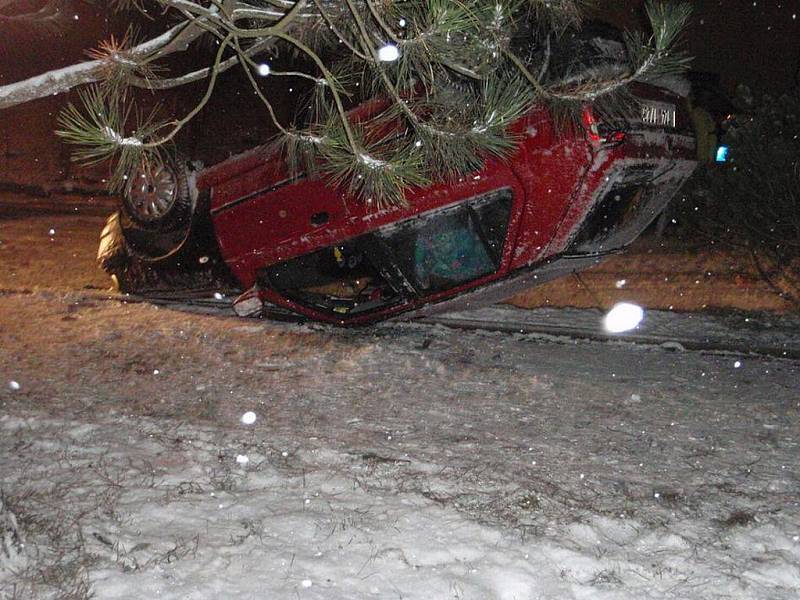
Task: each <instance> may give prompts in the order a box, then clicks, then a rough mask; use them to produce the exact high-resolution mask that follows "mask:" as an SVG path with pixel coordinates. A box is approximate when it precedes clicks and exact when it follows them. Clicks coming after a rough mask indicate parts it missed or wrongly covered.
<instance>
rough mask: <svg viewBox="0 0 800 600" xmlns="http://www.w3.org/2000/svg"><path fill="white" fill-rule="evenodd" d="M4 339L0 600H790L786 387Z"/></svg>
mask: <svg viewBox="0 0 800 600" xmlns="http://www.w3.org/2000/svg"><path fill="white" fill-rule="evenodd" d="M70 307H74V308H72V309H71V308H70ZM0 314H5V315H15V317H14V319H15V320H14V322H13V323H12V322H11V321H10V319H9V318H6V319H5V320H4V321H3V322H2V329H0V333H1V334H2V336H3V340H2V341H3V345H2V348H3V350H2V351H0V385H1V386H2V387H1V389H2V391H0V408H2V413H0V414H2V417H0V456H2V462H0V488H2V503H3V504H2V507H1V508H0V540H3V543H2V544H0V565H2V566H1V567H0V597H2V595H3V594H5V596H7V597H14V598H49V597H70V598H88V597H89V594H90V593H94V597H95V598H97V599H112V598H170V599H171V598H174V599H197V600H206V599H212V598H237V599H238V598H270V599H271V598H279V599H280V598H302V599H305V598H309V599H311V598H319V599H323V598H324V599H326V600H328V599H332V600H338V599H350V598H370V597H375V598H404V599H440V598H460V599H495V598H496V599H509V600H510V599H517V600H529V599H538V598H541V599H565V598H566V599H569V598H575V599H587V598H588V599H615V600H628V599H641V598H664V599H670V600H672V599H675V600H677V599H679V598H680V599H685V598H737V599H738V598H753V599H764V598H769V599H774V600H778V599H790V598H791V599H794V598H797V597H798V595H800V495H799V494H798V492H800V481H799V478H800V466H798V461H797V457H798V439H799V438H800V436H799V435H798V434H800V425H798V418H797V417H798V409H800V393H799V392H800V385H799V384H798V373H797V371H798V362H797V361H792V360H785V359H772V358H762V357H755V356H733V355H725V354H722V355H716V354H704V353H699V352H688V351H674V350H668V349H664V348H658V347H642V346H635V345H632V344H627V343H613V344H610V343H596V342H573V341H565V340H561V341H552V342H551V341H547V340H542V339H540V338H534V337H531V336H527V335H519V334H518V335H509V334H489V333H482V332H464V331H456V330H451V329H446V328H443V327H433V326H429V325H420V324H386V325H382V326H379V327H375V328H370V329H364V330H360V331H336V330H331V329H329V328H327V327H308V326H305V327H301V326H297V325H287V324H276V323H269V322H259V321H249V322H241V321H236V320H232V319H226V318H221V317H218V316H208V315H197V314H187V313H181V312H178V311H173V310H165V309H156V308H155V307H152V306H147V305H138V306H120V305H116V304H114V303H95V302H88V303H87V302H86V301H76V300H75V297H73V296H70V295H69V294H66V295H61V296H59V295H53V294H38V295H37V294H34V295H30V296H25V297H22V296H4V297H0ZM30 315H40V317H39V319H38V321H36V320H34V319H32V318H30ZM698 319H699V318H698ZM695 323H696V326H697V327H701V328H702V326H703V325H702V321H701V320H698V321H695ZM12 380H13V381H15V382H17V386H16V387H14V386H11V385H10V382H11V381H12ZM248 411H252V412H253V413H255V416H256V419H255V422H254V423H252V424H245V423H243V422H242V420H241V417H242V416H243V415H244V414H245V413H246V412H248ZM59 593H61V594H62V595H61V596H59V595H58V594H59ZM67 593H70V594H72V595H70V596H67Z"/></svg>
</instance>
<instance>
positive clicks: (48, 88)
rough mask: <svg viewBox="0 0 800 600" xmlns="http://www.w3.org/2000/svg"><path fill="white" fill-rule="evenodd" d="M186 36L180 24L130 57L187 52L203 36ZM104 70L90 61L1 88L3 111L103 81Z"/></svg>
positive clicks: (140, 46)
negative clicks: (193, 42) (192, 43)
mask: <svg viewBox="0 0 800 600" xmlns="http://www.w3.org/2000/svg"><path fill="white" fill-rule="evenodd" d="M186 32H187V27H186V23H180V24H178V25H176V26H174V27H172V28H171V29H169V30H168V31H166V32H164V33H162V34H161V35H159V36H157V37H154V38H153V39H151V40H148V41H146V42H143V43H141V44H138V45H137V46H134V47H133V48H131V49H130V53H131V54H132V55H134V56H148V55H151V54H153V53H158V55H159V56H167V55H168V54H172V53H174V52H181V51H184V50H186V49H187V48H188V46H189V44H190V43H191V42H192V41H194V40H195V39H197V38H198V37H199V36H200V35H202V33H203V32H202V30H200V29H198V30H194V31H192V32H190V33H188V34H186ZM102 67H103V61H102V60H91V61H87V62H83V63H78V64H75V65H70V66H68V67H64V68H63V69H55V70H53V71H48V72H46V73H42V74H41V75H36V76H34V77H30V78H28V79H24V80H22V81H17V82H15V83H9V84H7V85H3V86H0V110H2V109H4V108H9V107H11V106H16V105H18V104H23V103H25V102H30V101H31V100H36V99H38V98H45V97H48V96H57V95H58V94H63V93H65V92H68V91H70V90H71V89H72V88H74V87H77V86H79V85H85V84H89V83H96V82H98V81H100V80H101V79H102V76H103V75H102V72H103V69H102Z"/></svg>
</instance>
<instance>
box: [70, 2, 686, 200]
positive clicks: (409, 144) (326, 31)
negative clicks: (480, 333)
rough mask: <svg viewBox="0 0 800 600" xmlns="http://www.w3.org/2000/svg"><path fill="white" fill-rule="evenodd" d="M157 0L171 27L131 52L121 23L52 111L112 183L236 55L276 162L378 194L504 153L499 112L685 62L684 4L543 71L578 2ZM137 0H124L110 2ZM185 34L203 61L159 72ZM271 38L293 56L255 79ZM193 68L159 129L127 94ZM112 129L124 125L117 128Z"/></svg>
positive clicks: (173, 81) (556, 104)
mask: <svg viewBox="0 0 800 600" xmlns="http://www.w3.org/2000/svg"><path fill="white" fill-rule="evenodd" d="M157 1H158V3H159V4H160V5H161V6H162V8H163V9H164V10H165V11H167V12H170V13H173V14H175V15H177V16H179V17H180V18H182V19H184V23H185V28H184V30H183V32H182V33H180V34H178V36H177V37H176V39H175V40H171V41H168V42H167V43H165V44H164V45H163V46H160V47H156V48H155V50H154V51H153V52H152V53H149V54H146V55H138V54H135V53H133V52H131V50H130V43H129V39H130V36H131V34H129V35H126V36H125V37H124V38H123V39H122V40H119V41H117V40H114V39H113V38H112V39H110V40H109V41H107V42H105V43H103V44H101V45H100V46H99V47H98V48H97V49H96V50H94V51H93V53H92V57H93V58H95V59H97V60H100V61H101V63H102V71H103V73H102V78H103V80H104V83H103V84H102V85H101V86H99V87H96V88H90V89H89V90H87V91H84V92H83V93H82V94H81V97H80V99H81V103H82V105H83V106H82V108H77V107H75V106H73V105H70V106H69V107H68V108H67V110H66V111H65V112H64V114H63V115H62V117H61V120H60V127H61V129H60V131H59V135H61V136H62V137H63V138H64V139H66V140H67V141H69V142H72V143H74V144H76V145H78V146H79V148H80V149H79V150H78V151H76V153H75V158H76V159H77V160H79V161H81V162H87V163H92V162H97V161H101V160H107V159H112V160H114V161H116V168H115V176H114V179H113V185H114V186H115V187H119V184H120V182H122V181H123V180H124V177H125V174H126V172H127V171H128V170H129V169H131V168H132V167H134V166H137V165H140V164H141V162H142V161H147V160H160V150H159V149H160V148H162V147H163V145H164V144H166V143H168V142H169V141H170V140H171V139H172V138H173V136H174V134H175V133H176V132H177V131H178V130H179V129H180V128H181V127H183V125H185V124H186V123H188V122H189V121H190V120H191V119H192V118H193V116H194V115H195V114H197V112H198V111H199V109H200V108H201V107H202V106H203V105H204V104H205V103H206V102H207V100H208V98H209V96H210V94H211V93H212V92H213V90H214V87H215V85H216V78H217V75H218V74H219V73H220V72H222V71H223V70H226V69H228V68H230V67H232V66H235V65H236V64H238V65H240V66H241V67H242V68H243V69H245V71H246V73H247V78H248V81H249V82H250V84H251V86H252V87H253V91H254V92H255V93H256V94H257V95H258V96H259V98H260V99H261V100H262V102H263V104H264V107H265V109H266V111H267V114H268V116H269V118H270V119H272V121H273V122H274V124H275V127H276V129H277V130H278V131H280V132H281V137H282V138H283V141H282V143H281V146H282V148H283V149H284V152H285V155H286V158H287V162H288V163H289V165H290V167H291V168H292V169H294V170H299V169H302V170H305V171H307V172H309V173H321V174H322V175H324V176H325V177H327V178H329V180H330V181H331V182H332V183H333V184H335V185H339V186H342V187H343V188H344V189H345V190H346V191H347V192H348V193H350V194H352V195H354V196H357V197H358V198H360V199H361V200H363V201H365V202H368V203H369V204H371V205H374V206H376V207H378V208H385V207H389V206H394V205H400V204H403V203H404V202H405V191H406V190H407V189H408V188H409V187H413V186H420V185H426V184H428V183H431V182H433V181H438V180H442V179H448V178H455V177H460V176H463V175H465V174H466V173H469V172H470V171H474V170H476V169H480V168H481V167H482V165H483V163H484V161H485V160H487V159H489V158H492V159H501V160H502V159H505V158H507V157H508V156H509V155H510V153H512V152H513V151H514V148H515V144H516V140H514V139H513V137H512V136H510V135H509V133H508V131H509V127H510V125H511V124H512V123H513V122H514V121H516V120H517V119H518V118H519V117H521V116H522V115H523V114H524V113H525V112H526V111H528V110H530V109H531V108H532V107H533V106H534V105H535V104H545V105H548V106H550V107H553V108H554V109H555V110H558V111H560V112H570V111H573V112H575V111H578V110H579V109H580V107H581V106H582V105H583V104H585V103H587V102H595V103H597V102H600V103H601V104H602V105H603V106H605V107H608V108H607V110H609V111H612V110H613V107H619V106H627V104H629V103H630V102H628V100H629V97H627V96H626V95H625V86H626V85H627V84H629V83H631V82H633V81H643V80H645V81H646V80H653V79H654V78H657V77H661V76H664V75H666V74H673V73H677V72H680V71H681V70H683V69H685V68H686V66H687V64H688V59H687V58H686V57H685V55H683V54H681V53H680V52H677V51H676V50H675V48H676V45H677V43H678V41H679V35H680V32H681V30H682V29H683V27H684V26H685V24H686V22H687V20H688V18H689V14H690V9H689V7H688V5H687V4H668V3H661V2H655V1H653V0H651V1H649V2H648V4H647V13H648V16H649V17H650V20H651V23H652V33H651V34H650V35H649V36H646V35H644V34H641V33H629V34H626V36H625V38H624V46H625V54H626V57H625V59H624V61H622V62H620V63H616V64H615V65H606V66H603V67H602V68H588V67H587V66H586V65H584V64H581V63H580V62H579V61H577V62H576V63H575V64H574V65H573V68H571V69H569V70H568V71H567V72H565V73H561V74H558V73H555V71H554V70H553V68H552V63H551V58H552V57H551V42H553V40H557V39H559V38H560V37H561V36H565V35H567V34H568V32H570V31H573V32H574V31H575V28H576V27H578V26H579V25H580V23H581V17H582V14H583V12H584V10H585V8H586V6H587V4H588V2H587V1H586V0H491V1H488V0H459V1H458V2H453V1H451V0H302V1H291V0H287V1H285V2H284V1H281V2H272V1H264V0H249V1H239V2H235V3H229V2H217V1H216V0H214V1H213V2H212V3H210V4H209V3H207V2H199V1H191V0H181V2H175V1H174V0H157ZM137 6H138V7H139V8H141V6H140V5H139V3H138V1H136V0H134V1H126V2H122V1H120V0H118V1H117V2H116V4H115V7H116V8H119V9H126V10H129V9H135V8H137ZM520 31H526V32H529V33H528V34H526V35H528V38H527V40H526V42H525V43H526V44H527V46H528V47H527V48H526V49H525V53H524V56H523V55H518V54H517V48H516V47H515V45H514V40H515V36H517V37H519V36H518V33H519V32H520ZM187 32H188V33H187ZM197 32H203V34H204V35H205V36H206V37H207V38H208V39H212V40H215V42H216V44H217V53H216V55H215V59H214V62H213V63H212V64H211V65H209V67H208V68H207V69H206V70H205V71H204V70H200V71H195V72H190V73H183V74H180V73H178V74H175V73H171V74H170V76H169V77H168V78H166V79H161V77H162V76H163V74H164V73H163V71H164V70H163V69H162V68H161V67H159V66H157V64H156V61H157V60H158V58H159V52H160V51H163V49H164V48H168V47H170V48H171V46H170V44H172V45H173V46H174V44H175V43H177V42H178V41H179V40H180V38H181V36H185V37H187V39H189V41H191V40H193V39H197V36H198V33H197ZM189 34H191V35H189ZM159 48H161V50H159ZM281 48H285V49H287V50H290V51H291V52H293V53H294V56H296V57H297V61H296V63H297V65H298V66H297V69H296V70H293V71H289V72H283V73H282V72H278V71H273V70H271V69H263V73H258V74H259V76H258V77H255V76H254V71H258V68H259V65H258V62H257V61H258V58H259V55H260V54H264V53H265V52H267V51H270V52H276V51H279V50H280V49H281ZM274 76H288V77H296V78H299V79H300V80H301V81H300V83H303V82H307V81H308V80H310V81H311V82H312V84H313V93H312V97H311V102H310V104H311V106H312V107H313V109H312V110H311V111H308V112H306V113H305V114H304V115H303V116H302V120H303V121H304V123H305V124H304V125H303V126H302V127H297V126H296V125H294V124H292V123H287V122H279V121H278V119H277V117H276V114H275V112H274V111H273V110H272V106H271V101H270V92H271V86H270V82H271V81H272V77H274ZM203 77H204V78H205V79H206V82H207V89H206V94H205V96H204V97H203V98H202V99H201V100H200V102H199V103H198V106H197V107H196V108H195V109H194V110H193V111H191V112H190V113H188V114H187V115H186V116H184V117H182V118H179V119H176V120H173V121H171V122H170V124H169V127H170V129H168V133H167V134H165V135H162V136H161V137H160V138H159V137H157V133H158V132H159V131H160V130H161V129H162V128H164V127H167V124H165V123H159V122H158V121H157V120H156V119H155V117H154V115H149V116H148V117H147V118H142V117H141V116H140V115H138V114H133V112H132V111H131V110H130V108H129V107H130V105H131V100H130V98H131V96H130V95H129V94H128V92H127V90H128V89H129V87H130V86H140V87H148V85H149V86H150V87H169V86H171V85H180V84H181V83H183V82H184V81H195V80H197V79H198V78H203ZM370 98H377V99H379V100H378V103H377V104H376V106H375V107H373V109H372V110H371V111H367V114H365V113H364V111H362V112H361V113H360V114H359V115H358V116H354V115H350V114H348V113H347V112H346V105H347V104H346V103H350V104H353V103H355V102H357V101H359V100H367V99H370ZM134 104H135V103H134ZM130 121H132V122H133V123H131V122H130ZM126 127H127V128H131V127H132V131H133V132H134V133H133V134H125V133H124V132H125V131H126Z"/></svg>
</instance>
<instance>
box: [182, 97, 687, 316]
mask: <svg viewBox="0 0 800 600" xmlns="http://www.w3.org/2000/svg"><path fill="white" fill-rule="evenodd" d="M634 91H635V93H636V95H637V96H638V97H639V98H640V99H642V100H643V101H644V102H643V105H642V106H643V107H644V108H643V115H645V116H644V117H643V118H642V119H641V120H628V121H627V122H626V124H625V126H624V127H621V128H617V129H616V130H615V131H608V130H607V128H605V129H604V127H603V124H602V123H598V122H596V121H595V120H594V118H593V116H592V111H591V109H590V108H587V110H586V112H585V115H584V117H585V118H584V121H585V123H584V125H585V127H584V128H583V129H581V128H571V129H570V128H568V129H567V130H566V131H559V130H557V128H556V126H555V125H554V123H553V120H552V118H551V116H550V114H549V113H548V112H547V111H545V110H533V111H531V112H530V113H528V114H527V115H526V116H524V117H523V118H521V119H520V120H519V121H518V122H517V123H516V124H515V125H514V126H513V132H514V133H515V134H516V135H518V136H519V138H520V140H521V142H520V144H519V146H518V148H517V150H516V151H515V152H514V154H513V156H512V157H511V158H510V160H508V161H506V162H501V161H498V160H489V161H487V162H486V164H485V166H484V168H483V169H482V170H481V171H479V172H476V173H473V174H471V175H469V176H466V177H463V178H461V179H459V180H458V181H456V182H450V183H441V184H437V185H432V186H430V187H426V188H421V189H411V190H409V191H408V193H407V196H406V197H407V200H408V206H407V207H404V208H402V207H398V208H391V209H387V210H376V209H375V208H373V207H371V206H369V205H367V204H365V203H363V202H359V201H357V200H355V199H354V198H351V197H348V196H347V195H346V194H345V193H344V192H342V191H341V190H339V189H337V188H335V187H331V186H330V185H328V184H326V183H325V181H324V180H321V179H309V178H306V177H304V176H302V175H301V176H298V177H290V176H289V175H288V173H287V170H286V167H285V164H284V161H282V160H280V158H279V157H277V156H270V155H265V149H264V148H263V147H261V148H256V149H254V150H251V151H249V152H247V153H245V154H242V155H239V156H235V157H233V158H231V159H229V160H227V161H225V162H223V163H220V164H217V165H214V166H212V167H210V168H206V169H204V170H201V171H200V172H199V173H197V178H196V186H197V190H198V192H199V194H200V197H201V198H204V199H205V201H206V203H207V206H208V210H209V212H210V219H211V223H212V226H213V232H214V236H215V237H216V240H217V242H218V244H219V249H220V252H221V256H222V258H223V259H224V262H225V263H226V264H227V267H228V268H229V269H230V272H231V273H232V274H233V276H234V277H235V278H236V280H237V281H238V283H239V284H240V286H241V288H242V289H252V290H253V292H251V293H250V294H249V296H247V299H248V300H249V302H250V303H252V302H253V300H254V299H257V300H259V301H262V302H264V303H265V305H266V306H269V305H274V306H276V307H281V308H283V309H289V310H290V311H292V312H294V313H297V314H299V315H304V316H305V317H308V318H311V319H315V320H319V321H326V322H330V323H335V324H339V325H356V324H363V323H367V322H372V321H377V320H381V319H386V318H390V317H393V316H395V315H399V314H401V313H410V315H411V316H421V315H427V314H431V313H434V312H440V311H443V310H449V309H452V308H464V307H468V306H474V305H477V304H485V303H488V302H494V301H498V300H501V299H504V298H507V297H509V296H511V295H513V294H514V293H515V292H517V291H519V290H521V289H525V288H526V287H530V286H532V285H534V284H536V283H541V282H544V281H547V280H549V279H552V278H554V277H557V276H559V275H563V274H565V273H569V272H572V271H576V270H579V269H582V268H585V267H587V266H590V265H592V264H594V263H596V262H598V261H599V260H600V259H601V258H602V257H603V256H605V255H608V254H610V253H614V252H617V251H619V250H621V249H623V248H624V247H625V246H627V245H628V244H629V243H630V242H632V241H633V240H634V239H635V238H636V237H637V236H638V235H639V234H640V233H641V232H642V231H643V230H644V228H645V227H646V226H647V225H648V224H649V223H650V222H651V221H652V220H653V218H655V217H656V216H657V215H658V214H659V213H660V212H661V210H662V209H663V207H664V205H665V204H666V203H667V202H668V201H669V199H670V198H671V197H672V196H673V195H674V193H675V192H676V191H677V189H678V188H679V187H680V186H681V184H682V183H683V181H684V180H685V179H686V178H687V177H688V176H689V175H690V174H691V173H692V171H693V170H694V168H695V166H696V160H695V140H694V137H693V134H692V132H691V127H690V124H689V118H688V113H687V110H686V105H685V99H684V98H683V97H681V96H679V95H677V94H675V93H673V92H670V91H669V90H667V89H665V88H661V87H657V86H653V85H639V86H638V87H637V88H635V90H634ZM648 111H649V112H648ZM442 223H444V226H442ZM431 231H433V233H432V234H431V233H430V232H431ZM437 236H438V238H437ZM459 237H460V238H461V240H462V241H461V242H459V241H458V239H459ZM423 238H424V239H423ZM443 238H444V239H447V240H449V241H446V242H444V243H445V246H442V245H441V244H442V242H441V239H443ZM489 238H491V239H489ZM487 239H488V241H487ZM421 240H423V241H421ZM431 240H433V241H431ZM465 240H466V241H465ZM476 240H478V241H477V242H476ZM479 242H480V243H479ZM481 243H482V244H483V249H481ZM436 244H439V246H436ZM447 244H449V246H447ZM458 244H461V251H460V254H459V251H458V250H457V247H458ZM442 247H444V248H445V250H443V251H442V250H441V248H442ZM431 248H433V250H431ZM436 248H439V251H441V252H443V253H444V254H447V256H446V257H445V263H447V261H449V263H447V264H445V267H444V271H442V267H437V266H435V265H436V263H435V261H436V260H438V258H441V257H438V258H437V257H436V256H435V254H436V251H437V250H436ZM454 248H455V250H454ZM409 255H413V256H409ZM476 255H477V256H478V258H477V259H476V258H475V256H476ZM490 255H491V256H490ZM429 256H433V258H429ZM353 257H355V258H353ZM376 257H377V258H376ZM348 261H349V262H348ZM470 261H471V263H472V264H471V265H467V266H466V267H464V264H465V263H469V262H470ZM365 263H368V264H365ZM423 263H424V264H425V265H427V267H424V268H421V267H420V265H422V264H423ZM431 265H433V266H431ZM453 265H455V267H453ZM459 268H460V269H462V272H461V273H457V274H456V275H455V276H453V273H454V272H456V271H458V269H459ZM425 269H427V270H428V272H425ZM437 269H439V274H438V275H437V274H436V270H437ZM454 269H455V270H454ZM442 272H445V276H444V277H440V276H439V275H441V273H442ZM432 277H433V278H438V283H436V284H431V283H430V281H431V280H432V279H431V278H432ZM448 277H449V279H448ZM348 278H349V279H350V280H354V281H355V282H357V285H356V283H353V285H352V286H351V287H350V288H348V290H347V293H340V291H339V289H344V288H345V287H347V285H349V284H347V281H348ZM359 278H361V279H362V280H363V282H359V281H358V280H359ZM423 280H424V282H423V283H420V282H421V281H423ZM326 285H327V288H326ZM337 286H339V289H337ZM360 286H364V287H363V288H362V289H361V290H358V287H360Z"/></svg>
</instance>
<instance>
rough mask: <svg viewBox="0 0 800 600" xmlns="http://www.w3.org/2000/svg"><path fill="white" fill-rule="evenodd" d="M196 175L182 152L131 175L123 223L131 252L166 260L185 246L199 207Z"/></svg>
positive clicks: (122, 211)
mask: <svg viewBox="0 0 800 600" xmlns="http://www.w3.org/2000/svg"><path fill="white" fill-rule="evenodd" d="M193 179H194V176H193V173H192V172H191V170H190V167H189V163H188V162H187V161H186V160H185V159H184V158H183V157H182V156H180V155H177V156H174V157H170V158H167V159H166V160H164V161H161V162H158V163H156V162H152V163H150V164H149V165H147V166H146V167H142V168H138V169H136V170H135V171H133V172H132V173H130V174H129V175H128V180H127V183H126V185H125V188H124V190H123V195H122V207H121V208H122V209H121V211H120V223H119V224H120V227H121V229H122V232H123V235H124V236H125V240H126V241H127V243H128V246H129V248H130V251H131V252H133V253H134V254H135V255H137V256H138V257H139V258H141V259H142V260H162V259H164V258H166V257H168V256H170V255H172V254H174V253H175V252H177V251H178V250H179V249H180V248H181V246H182V245H183V244H184V243H185V242H186V239H187V237H188V235H189V232H190V231H191V229H192V222H193V220H194V215H195V211H196V209H197V193H196V191H195V190H194V185H193Z"/></svg>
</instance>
